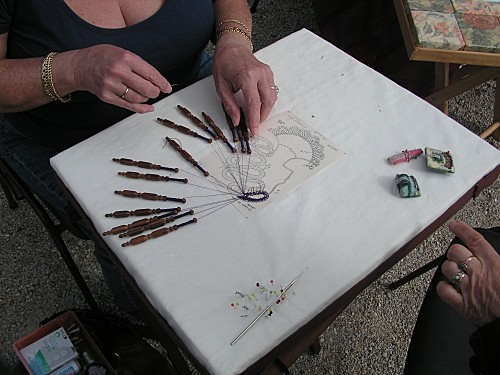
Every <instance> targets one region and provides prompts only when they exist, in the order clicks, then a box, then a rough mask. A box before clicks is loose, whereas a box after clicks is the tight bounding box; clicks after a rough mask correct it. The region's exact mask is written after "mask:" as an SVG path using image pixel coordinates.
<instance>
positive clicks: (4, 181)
mask: <svg viewBox="0 0 500 375" xmlns="http://www.w3.org/2000/svg"><path fill="white" fill-rule="evenodd" d="M11 173H12V172H11V171H10V170H9V167H8V166H7V165H6V164H5V163H4V162H3V161H2V160H0V183H1V185H2V189H4V192H6V191H8V192H9V193H6V196H7V200H9V199H12V200H13V201H14V203H15V204H16V205H15V207H14V208H16V207H17V202H16V201H15V199H14V198H13V196H12V191H13V189H17V190H18V192H19V193H20V194H21V195H22V198H24V199H25V200H26V202H27V203H28V204H29V205H30V206H31V208H32V209H33V211H35V213H36V215H37V216H38V218H39V219H40V221H41V222H42V224H43V226H44V227H45V229H46V230H47V232H48V233H49V235H50V237H51V239H52V241H53V242H54V244H55V245H56V247H57V250H58V251H59V254H60V256H61V258H62V259H63V261H64V263H66V266H67V267H68V270H69V271H70V273H71V275H72V276H73V279H74V280H75V282H76V284H77V286H78V288H79V289H80V291H81V292H82V294H83V297H84V298H85V300H86V301H87V304H88V305H89V306H90V308H91V309H93V310H97V311H98V310H99V306H98V305H97V302H96V300H95V299H94V296H93V295H92V293H91V291H90V289H89V288H88V286H87V283H86V282H85V279H84V278H83V276H82V274H81V273H80V271H79V269H78V267H77V265H76V263H75V261H74V260H73V257H72V256H71V253H70V252H69V250H68V247H67V246H66V244H65V243H64V241H63V239H62V237H61V233H62V232H64V231H65V230H66V228H64V226H63V225H62V224H58V225H57V224H55V223H54V222H53V221H52V219H51V218H50V216H49V214H48V213H47V211H46V210H45V209H44V208H43V206H42V205H41V203H40V202H39V201H38V200H37V199H36V198H35V196H34V195H33V194H32V193H31V191H29V190H28V189H27V188H26V187H25V186H23V184H22V183H21V182H19V183H18V182H17V179H18V177H17V176H14V175H11ZM12 185H15V186H12ZM8 194H10V198H9V196H8ZM9 206H10V200H9ZM10 207H11V206H10ZM11 208H12V207H11Z"/></svg>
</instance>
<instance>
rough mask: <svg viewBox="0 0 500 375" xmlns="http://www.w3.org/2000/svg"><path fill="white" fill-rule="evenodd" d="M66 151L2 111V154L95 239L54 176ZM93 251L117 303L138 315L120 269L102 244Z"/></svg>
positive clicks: (47, 200)
mask: <svg viewBox="0 0 500 375" xmlns="http://www.w3.org/2000/svg"><path fill="white" fill-rule="evenodd" d="M61 151H63V149H61V148H58V147H50V146H44V145H41V144H38V143H36V142H33V141H31V140H30V139H28V138H26V137H24V136H23V135H21V134H19V133H18V132H17V131H16V130H15V129H14V128H13V126H12V124H11V123H10V122H9V121H8V120H7V119H6V118H5V117H4V116H3V115H2V114H0V157H1V158H2V159H3V160H4V161H5V162H6V163H7V164H8V165H9V166H10V167H11V168H12V169H13V170H14V171H15V172H16V174H17V175H18V176H19V177H20V178H21V179H22V180H23V181H24V182H25V183H26V184H27V185H28V186H29V187H30V188H31V190H32V191H34V192H35V193H36V194H37V195H38V196H39V197H40V198H41V199H42V201H43V202H44V203H45V204H46V205H48V206H49V207H50V208H51V209H52V210H53V211H55V213H56V214H57V216H58V217H60V218H62V220H64V221H67V222H70V223H72V224H73V225H75V226H76V227H77V228H78V229H80V230H81V232H82V233H84V234H85V236H87V238H88V239H89V240H93V238H92V235H91V234H90V232H89V230H88V229H87V227H86V226H85V225H84V224H83V222H82V221H81V220H78V219H77V218H78V215H77V214H76V211H75V210H74V209H73V207H72V205H71V204H70V203H69V201H68V200H67V199H66V198H65V195H64V194H63V192H62V190H61V188H60V187H59V185H58V184H57V182H56V180H55V175H54V172H53V170H52V168H51V166H50V162H49V159H50V158H51V157H52V156H54V155H56V154H58V153H59V152H61ZM94 244H95V246H94V255H95V257H96V258H97V261H98V262H99V264H100V266H101V269H102V272H103V275H104V279H105V281H106V284H107V285H108V287H109V289H110V290H111V292H112V294H113V296H114V298H115V300H116V303H117V304H118V306H120V307H121V308H122V309H124V310H125V311H127V312H129V313H131V314H133V315H139V308H138V306H137V304H136V302H135V299H134V297H133V296H132V295H131V293H130V292H129V289H128V287H127V286H126V284H125V280H124V279H123V277H122V275H121V273H120V272H119V271H118V268H117V267H116V266H115V265H114V264H113V262H112V261H111V259H110V258H109V257H108V255H107V254H106V252H105V251H104V249H103V248H101V247H100V246H98V245H96V242H95V241H94Z"/></svg>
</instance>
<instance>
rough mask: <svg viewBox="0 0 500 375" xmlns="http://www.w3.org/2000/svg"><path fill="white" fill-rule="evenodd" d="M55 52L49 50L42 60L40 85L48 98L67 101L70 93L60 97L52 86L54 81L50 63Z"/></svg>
mask: <svg viewBox="0 0 500 375" xmlns="http://www.w3.org/2000/svg"><path fill="white" fill-rule="evenodd" d="M57 54H58V53H57V52H51V53H49V54H48V55H47V56H45V58H44V59H43V62H42V75H41V78H42V87H43V91H44V92H45V94H47V96H48V97H49V98H51V99H52V100H58V101H60V102H61V103H67V102H69V101H70V100H71V94H69V95H66V96H65V97H61V96H60V95H59V94H58V93H57V91H56V88H55V87H54V81H53V80H52V63H53V61H54V56H55V55H57Z"/></svg>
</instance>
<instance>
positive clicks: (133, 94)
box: [55, 44, 172, 113]
mask: <svg viewBox="0 0 500 375" xmlns="http://www.w3.org/2000/svg"><path fill="white" fill-rule="evenodd" d="M58 57H59V56H58ZM56 59H57V57H56ZM55 61H57V60H55ZM71 62H72V66H73V79H74V83H73V84H74V87H75V88H76V90H86V91H90V92H91V93H93V94H94V95H96V96H97V97H98V98H99V99H101V100H102V101H104V102H106V103H110V104H114V105H117V106H119V107H123V108H126V109H129V110H131V111H134V112H138V113H146V112H151V111H153V110H154V108H153V106H152V105H149V104H143V103H145V102H146V101H148V100H149V99H152V98H156V97H157V96H158V95H159V94H160V92H164V93H168V92H171V91H172V87H171V86H170V83H169V82H168V81H167V80H166V79H165V78H164V77H163V76H162V75H161V74H160V72H158V70H156V69H155V68H154V67H153V66H151V65H150V64H148V63H147V62H146V61H144V60H143V59H142V58H140V57H139V56H137V55H135V54H134V53H132V52H130V51H127V50H124V49H123V48H120V47H116V46H112V45H107V44H101V45H96V46H92V47H89V48H84V49H81V50H77V51H74V53H73V56H72V58H71ZM59 69H61V67H59ZM55 76H56V77H57V75H55ZM56 87H57V82H56Z"/></svg>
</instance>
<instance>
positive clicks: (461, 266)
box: [458, 255, 475, 272]
mask: <svg viewBox="0 0 500 375" xmlns="http://www.w3.org/2000/svg"><path fill="white" fill-rule="evenodd" d="M473 258H475V256H474V255H471V256H470V257H468V258H467V259H466V260H464V261H463V262H460V263H458V269H459V270H461V271H464V272H465V271H467V270H468V269H469V266H468V265H467V263H468V262H470V261H471V259H473Z"/></svg>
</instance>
